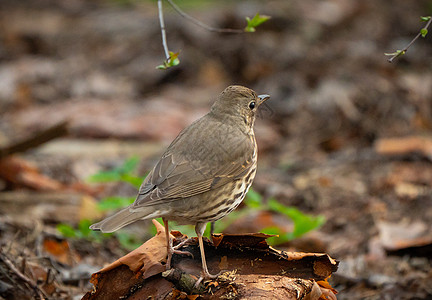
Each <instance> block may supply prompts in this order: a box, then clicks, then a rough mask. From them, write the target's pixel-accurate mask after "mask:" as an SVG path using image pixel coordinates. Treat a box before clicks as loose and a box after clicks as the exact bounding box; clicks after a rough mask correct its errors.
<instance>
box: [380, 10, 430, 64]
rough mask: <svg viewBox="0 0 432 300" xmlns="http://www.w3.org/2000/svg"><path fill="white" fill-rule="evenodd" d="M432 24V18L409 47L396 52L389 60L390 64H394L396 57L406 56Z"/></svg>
mask: <svg viewBox="0 0 432 300" xmlns="http://www.w3.org/2000/svg"><path fill="white" fill-rule="evenodd" d="M431 23H432V18H430V19H429V21H428V22H427V23H426V25H425V26H424V27H423V28H422V29H420V32H419V33H418V34H417V35H416V36H415V38H414V39H413V40H412V41H411V42H410V43H409V44H408V45H406V46H405V48H403V49H402V50H398V51H396V53H395V54H394V55H393V56H392V57H390V58H389V59H388V62H390V63H391V62H393V60H394V59H395V58H396V57H399V56H401V55H404V54H405V53H406V52H407V51H408V49H409V47H411V46H412V44H414V43H415V41H417V39H418V38H419V37H420V36H421V35H422V31H423V30H424V29H426V30H427V29H428V27H429V25H430V24H431Z"/></svg>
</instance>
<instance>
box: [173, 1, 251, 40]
mask: <svg viewBox="0 0 432 300" xmlns="http://www.w3.org/2000/svg"><path fill="white" fill-rule="evenodd" d="M167 1H168V3H169V4H170V5H171V6H172V8H174V10H175V11H176V12H177V13H178V14H179V15H181V16H182V17H183V18H185V19H187V20H188V21H190V22H192V23H194V24H195V25H197V26H199V27H202V28H204V29H206V30H208V31H212V32H220V33H244V32H245V31H244V30H243V29H231V28H215V27H211V26H209V25H207V24H204V23H203V22H201V21H200V20H197V19H195V18H194V17H192V16H190V15H188V14H187V13H185V12H184V11H183V10H181V8H180V7H178V6H177V4H175V3H174V2H173V1H172V0H167Z"/></svg>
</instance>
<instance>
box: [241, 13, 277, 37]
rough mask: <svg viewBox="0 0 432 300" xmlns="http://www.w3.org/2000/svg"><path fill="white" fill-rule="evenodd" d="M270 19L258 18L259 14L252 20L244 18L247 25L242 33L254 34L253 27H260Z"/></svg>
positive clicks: (266, 17) (265, 17)
mask: <svg viewBox="0 0 432 300" xmlns="http://www.w3.org/2000/svg"><path fill="white" fill-rule="evenodd" d="M270 18H271V17H270V16H264V15H263V16H260V14H259V13H257V14H256V15H255V16H254V17H253V18H252V19H251V18H249V17H246V21H247V25H246V27H245V29H244V31H246V32H255V31H256V29H255V27H258V26H259V25H261V24H262V23H264V22H265V21H267V20H269V19H270Z"/></svg>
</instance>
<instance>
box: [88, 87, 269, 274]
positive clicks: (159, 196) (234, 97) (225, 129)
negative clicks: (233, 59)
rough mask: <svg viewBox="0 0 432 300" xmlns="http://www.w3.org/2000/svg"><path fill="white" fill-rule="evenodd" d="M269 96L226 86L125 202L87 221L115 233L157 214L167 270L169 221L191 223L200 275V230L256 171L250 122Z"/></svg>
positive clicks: (240, 194) (241, 192) (234, 201)
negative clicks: (108, 213) (95, 220)
mask: <svg viewBox="0 0 432 300" xmlns="http://www.w3.org/2000/svg"><path fill="white" fill-rule="evenodd" d="M269 98H270V96H269V95H267V94H265V95H257V93H256V92H255V91H253V90H251V89H249V88H247V87H244V86H240V85H231V86H228V87H227V88H225V89H224V90H223V91H222V92H221V93H220V94H219V96H218V97H217V98H216V100H215V102H214V103H213V105H212V106H211V108H210V111H209V112H208V113H207V114H206V115H204V116H203V117H201V118H200V119H198V120H196V121H195V122H193V123H192V124H191V125H189V126H188V127H186V128H185V129H183V130H182V131H181V132H180V133H179V135H178V136H177V137H176V138H175V139H174V140H173V142H172V143H171V144H170V145H169V146H168V148H167V149H166V150H165V152H164V153H163V154H162V157H161V158H160V159H159V161H158V162H157V163H156V165H155V166H154V168H153V169H152V170H151V171H150V173H149V174H148V175H147V177H146V178H145V179H144V181H143V183H142V184H141V186H140V189H139V192H138V195H137V197H136V200H135V202H134V203H133V204H131V205H130V206H128V207H126V208H124V209H122V210H120V211H119V212H117V213H115V214H114V215H112V216H110V217H107V218H106V219H104V220H102V221H100V222H99V223H95V224H93V225H91V226H90V229H92V230H100V231H102V232H105V233H109V232H114V231H116V230H118V229H120V228H122V227H124V226H126V225H129V224H131V223H133V222H135V221H138V220H144V219H153V218H159V217H162V220H163V223H164V226H165V234H166V240H167V251H168V257H167V262H166V268H167V270H168V269H170V268H171V258H172V255H173V253H179V254H189V253H188V252H185V251H180V250H177V249H178V248H179V245H177V246H176V247H173V241H172V239H171V238H170V234H169V226H168V222H169V221H175V222H177V223H178V224H192V225H195V232H196V234H197V237H198V243H199V248H200V254H201V264H202V272H201V279H210V278H215V277H217V275H212V274H210V273H209V271H208V267H207V263H206V258H205V253H204V246H203V234H204V231H205V228H206V225H207V223H208V222H214V221H217V220H219V219H221V218H223V217H224V216H226V215H227V214H229V213H230V212H232V211H233V210H234V209H235V208H236V207H237V206H238V205H239V204H240V203H241V202H242V201H243V199H244V197H245V195H246V193H247V192H248V190H249V187H250V186H251V184H252V182H253V180H254V178H255V174H256V170H257V159H258V149H257V143H256V140H255V134H254V123H255V119H256V117H257V112H258V109H259V107H260V106H261V105H262V104H263V103H264V102H265V101H266V100H267V99H269Z"/></svg>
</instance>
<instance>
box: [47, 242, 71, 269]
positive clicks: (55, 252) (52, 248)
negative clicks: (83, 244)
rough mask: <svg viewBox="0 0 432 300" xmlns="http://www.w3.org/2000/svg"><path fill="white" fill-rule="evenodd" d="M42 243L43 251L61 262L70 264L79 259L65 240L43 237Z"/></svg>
mask: <svg viewBox="0 0 432 300" xmlns="http://www.w3.org/2000/svg"><path fill="white" fill-rule="evenodd" d="M42 245H43V250H44V251H45V252H47V253H48V254H49V255H50V256H52V257H54V258H55V260H57V261H58V262H60V263H62V264H65V265H69V266H70V265H72V264H73V262H74V261H78V260H79V257H78V256H76V255H74V254H73V253H72V251H71V249H70V247H69V243H68V241H67V240H58V239H56V238H51V237H45V239H44V240H43V243H42Z"/></svg>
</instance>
